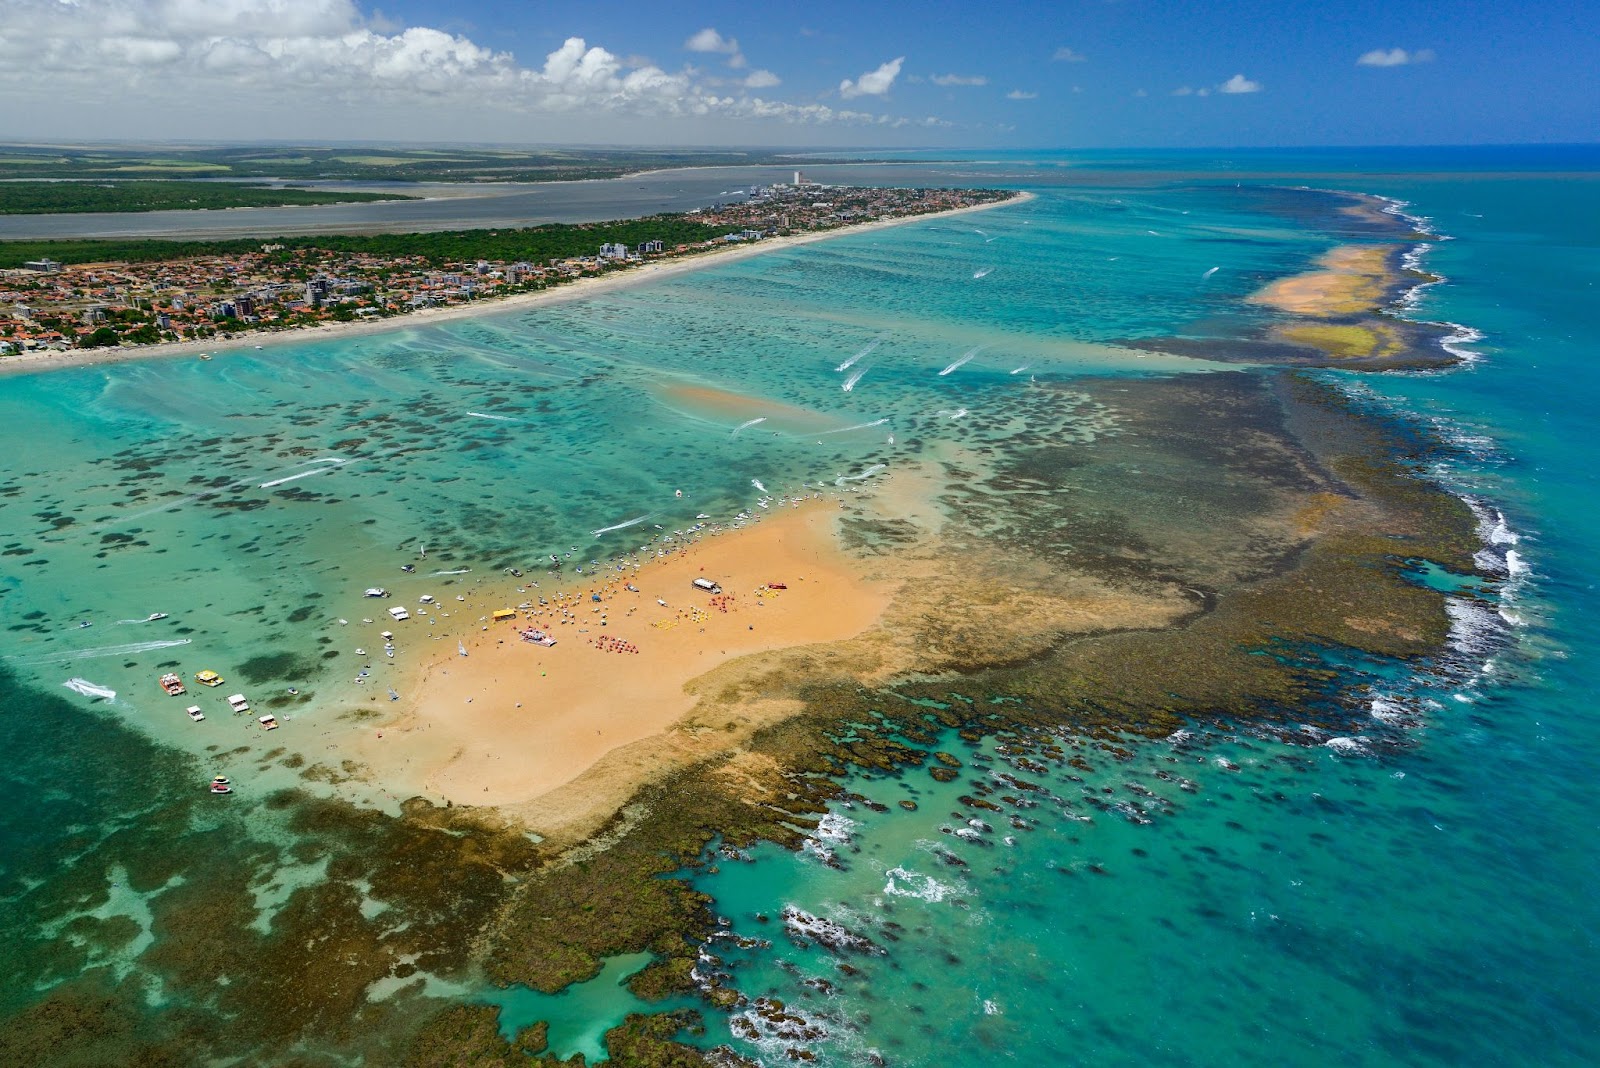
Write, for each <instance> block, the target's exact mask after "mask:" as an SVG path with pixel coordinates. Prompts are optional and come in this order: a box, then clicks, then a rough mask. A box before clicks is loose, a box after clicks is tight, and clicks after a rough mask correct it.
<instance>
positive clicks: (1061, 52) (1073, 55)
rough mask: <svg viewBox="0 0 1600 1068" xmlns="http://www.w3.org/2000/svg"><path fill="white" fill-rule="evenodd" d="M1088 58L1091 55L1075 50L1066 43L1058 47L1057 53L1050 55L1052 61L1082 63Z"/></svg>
mask: <svg viewBox="0 0 1600 1068" xmlns="http://www.w3.org/2000/svg"><path fill="white" fill-rule="evenodd" d="M1088 58H1089V57H1088V56H1086V55H1084V54H1083V53H1082V52H1074V51H1073V50H1072V49H1070V48H1068V47H1067V46H1066V45H1062V46H1061V47H1060V48H1058V49H1056V52H1055V55H1053V56H1051V57H1050V61H1051V62H1052V63H1082V62H1083V61H1084V60H1086V59H1088Z"/></svg>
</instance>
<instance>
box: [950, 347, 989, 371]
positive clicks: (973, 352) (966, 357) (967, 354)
mask: <svg viewBox="0 0 1600 1068" xmlns="http://www.w3.org/2000/svg"><path fill="white" fill-rule="evenodd" d="M988 347H989V346H988V345H978V346H977V347H975V348H970V349H968V350H967V351H966V352H964V353H962V354H961V358H960V359H959V360H957V361H956V362H955V363H953V364H951V365H950V366H949V367H946V368H945V369H944V370H943V371H940V372H939V374H940V376H941V377H942V376H944V375H947V374H949V373H950V372H951V371H954V370H955V369H956V368H958V367H960V366H961V365H962V364H964V363H966V362H967V361H968V360H970V359H972V358H973V357H974V356H976V355H977V354H978V353H980V352H982V351H983V350H984V349H986V348H988Z"/></svg>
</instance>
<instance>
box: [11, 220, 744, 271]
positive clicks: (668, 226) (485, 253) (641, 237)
mask: <svg viewBox="0 0 1600 1068" xmlns="http://www.w3.org/2000/svg"><path fill="white" fill-rule="evenodd" d="M728 229H729V228H728V227H726V226H710V225H707V224H705V223H701V222H696V221H694V219H693V217H692V216H688V215H654V216H649V217H647V218H643V219H625V220H620V221H617V222H605V223H547V224H545V225H543V226H530V227H527V228H525V229H520V230H510V229H503V228H502V229H499V230H446V231H441V232H439V233H426V234H319V235H312V236H306V237H276V238H271V239H270V240H263V239H262V238H259V237H251V238H232V239H229V240H226V241H161V240H153V239H148V238H130V239H125V240H121V239H113V240H107V241H87V240H83V241H5V242H0V269H5V268H13V267H21V266H22V265H23V264H24V263H26V262H27V261H29V260H38V259H46V258H48V259H52V260H56V261H57V262H59V263H109V262H119V263H153V262H157V261H161V260H177V259H186V258H189V257H193V256H225V255H236V254H239V253H244V252H257V251H260V249H261V248H262V246H264V245H281V246H282V247H283V250H284V252H286V253H287V252H294V251H296V250H300V249H323V250H325V251H328V252H340V253H370V254H372V255H376V256H386V257H399V256H421V257H422V258H423V259H425V260H427V261H429V262H430V263H441V264H442V263H460V262H462V261H471V260H479V259H487V260H507V261H516V260H527V261H528V262H530V263H539V262H543V261H547V260H550V259H552V258H555V257H562V258H566V257H569V256H593V255H594V254H595V252H596V251H597V250H598V249H599V248H600V245H601V244H602V243H603V242H616V241H620V242H622V243H623V244H625V245H628V246H630V247H631V246H635V245H638V244H639V243H641V242H643V241H655V240H660V241H664V242H665V243H666V246H667V248H669V249H670V248H672V247H673V246H674V245H682V244H692V243H694V242H697V241H705V240H708V239H710V238H713V237H720V236H721V235H722V234H724V233H726V232H727V231H728Z"/></svg>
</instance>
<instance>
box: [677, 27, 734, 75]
mask: <svg viewBox="0 0 1600 1068" xmlns="http://www.w3.org/2000/svg"><path fill="white" fill-rule="evenodd" d="M683 47H684V48H686V49H688V50H689V51H691V52H715V53H718V54H720V55H724V56H727V57H728V66H730V67H732V68H733V69H734V70H743V69H744V68H745V67H746V66H747V65H748V63H747V61H746V60H745V58H744V53H743V52H741V51H739V42H738V40H737V39H735V38H733V37H724V36H722V34H720V33H718V32H717V31H716V28H715V27H713V26H707V27H706V28H705V29H703V30H701V31H700V32H699V33H697V34H695V35H694V36H693V37H691V38H689V39H688V40H687V41H685V42H683Z"/></svg>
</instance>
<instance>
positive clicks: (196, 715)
mask: <svg viewBox="0 0 1600 1068" xmlns="http://www.w3.org/2000/svg"><path fill="white" fill-rule="evenodd" d="M184 712H186V713H188V716H189V718H190V719H192V720H194V721H195V722H196V723H199V722H200V721H201V720H203V719H205V718H206V714H205V713H204V712H202V711H200V706H199V705H190V706H189V707H188V708H186V709H184Z"/></svg>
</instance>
